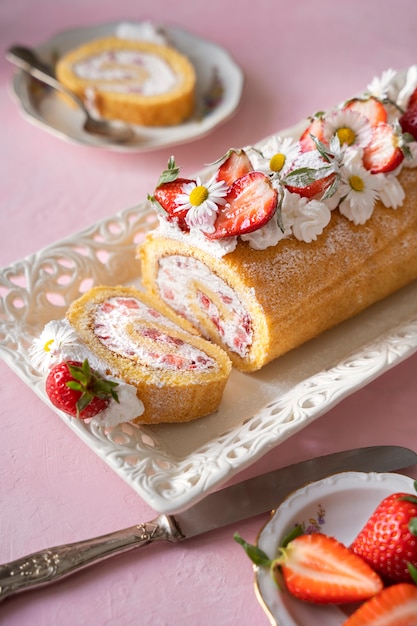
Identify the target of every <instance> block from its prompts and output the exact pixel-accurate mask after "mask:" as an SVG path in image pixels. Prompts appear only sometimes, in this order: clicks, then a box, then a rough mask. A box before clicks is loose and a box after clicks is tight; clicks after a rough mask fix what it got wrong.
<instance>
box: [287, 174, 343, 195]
mask: <svg viewBox="0 0 417 626" xmlns="http://www.w3.org/2000/svg"><path fill="white" fill-rule="evenodd" d="M335 177H336V174H335V173H334V172H332V173H331V174H329V175H328V176H325V177H324V178H318V179H317V180H315V181H314V182H312V183H310V184H309V185H305V186H304V187H296V186H295V185H289V184H288V183H286V184H285V186H286V188H287V189H288V191H291V193H298V195H299V196H302V197H303V198H314V197H315V196H318V195H323V194H324V192H325V191H326V189H328V188H329V187H330V185H331V184H332V183H333V181H334V179H335Z"/></svg>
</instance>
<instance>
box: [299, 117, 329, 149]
mask: <svg viewBox="0 0 417 626" xmlns="http://www.w3.org/2000/svg"><path fill="white" fill-rule="evenodd" d="M323 128H324V124H323V119H322V118H321V117H316V118H314V120H313V121H312V122H311V124H310V126H309V127H308V128H306V130H305V131H304V132H303V134H302V135H301V137H300V145H301V152H309V151H310V150H316V144H315V143H314V141H313V140H312V138H311V135H313V136H314V137H316V138H317V139H319V140H320V141H321V142H323V143H326V142H325V140H324V133H323Z"/></svg>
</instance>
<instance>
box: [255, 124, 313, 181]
mask: <svg viewBox="0 0 417 626" xmlns="http://www.w3.org/2000/svg"><path fill="white" fill-rule="evenodd" d="M300 151H301V148H300V144H299V142H296V141H294V139H292V138H291V137H279V136H278V135H274V136H273V137H271V138H270V139H269V140H268V141H267V142H266V143H265V144H264V145H263V146H262V148H261V151H260V152H255V154H254V155H253V156H252V155H251V160H252V163H253V165H254V168H255V169H257V170H259V171H260V172H263V173H264V174H266V175H267V176H269V175H270V174H271V173H272V174H273V175H275V176H272V179H271V180H272V184H274V178H275V177H276V178H279V177H281V176H285V174H286V173H287V172H288V171H289V170H290V169H291V167H292V166H293V165H294V162H295V161H296V159H297V158H298V156H299V154H300Z"/></svg>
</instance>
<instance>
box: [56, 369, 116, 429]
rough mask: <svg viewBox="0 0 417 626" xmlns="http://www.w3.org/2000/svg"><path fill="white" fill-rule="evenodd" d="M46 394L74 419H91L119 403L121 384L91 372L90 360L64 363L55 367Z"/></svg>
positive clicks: (57, 406)
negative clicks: (112, 401) (118, 392)
mask: <svg viewBox="0 0 417 626" xmlns="http://www.w3.org/2000/svg"><path fill="white" fill-rule="evenodd" d="M45 385H46V387H45V388H46V393H47V395H48V397H49V399H50V401H51V402H52V404H53V405H54V406H55V407H56V408H58V409H60V410H61V411H64V412H65V413H67V414H68V415H72V416H73V417H79V418H80V419H89V418H91V417H94V416H95V415H97V414H98V413H100V412H101V411H104V409H106V408H107V406H108V405H109V403H110V400H111V399H113V400H115V401H116V402H118V401H119V400H118V395H117V392H116V389H115V388H116V387H117V386H118V383H116V382H114V381H111V380H108V379H105V378H103V377H102V376H100V374H98V373H97V372H96V371H95V370H92V369H91V368H90V365H89V363H88V360H87V359H85V360H84V362H83V363H81V362H79V361H63V362H62V363H58V364H57V365H54V366H53V367H52V369H51V370H50V372H49V374H48V376H47V378H46V383H45Z"/></svg>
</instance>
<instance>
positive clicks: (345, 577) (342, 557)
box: [235, 533, 383, 604]
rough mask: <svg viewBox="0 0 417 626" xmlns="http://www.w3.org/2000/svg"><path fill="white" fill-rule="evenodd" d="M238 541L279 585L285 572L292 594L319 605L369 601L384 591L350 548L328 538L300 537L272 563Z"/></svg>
mask: <svg viewBox="0 0 417 626" xmlns="http://www.w3.org/2000/svg"><path fill="white" fill-rule="evenodd" d="M235 539H236V541H238V543H240V544H241V545H242V546H243V547H244V548H245V550H246V552H247V554H248V556H249V557H250V558H251V559H252V560H253V562H254V563H256V564H257V565H263V566H267V567H270V569H271V570H272V572H273V574H274V576H275V578H276V580H277V582H278V583H279V572H281V573H282V577H283V579H284V582H285V585H286V587H287V589H288V590H289V591H290V593H291V594H292V595H293V596H294V597H296V598H299V599H300V600H304V601H306V602H313V603H316V604H342V603H345V602H358V601H362V600H367V599H369V598H371V597H372V596H374V595H375V594H377V593H379V592H380V591H381V590H382V588H383V583H382V580H381V579H380V577H379V576H378V575H377V574H376V573H375V572H374V571H373V570H372V569H371V567H370V566H369V565H368V564H367V563H366V562H365V561H364V560H363V559H361V558H360V557H358V556H357V555H356V554H354V553H353V552H351V551H350V550H349V549H348V548H346V546H344V545H343V544H342V543H340V542H339V541H337V540H336V539H334V538H333V537H328V536H327V535H322V534H320V533H313V534H311V535H299V536H297V537H295V538H294V539H291V540H290V541H289V543H288V544H287V545H286V546H285V547H283V548H281V549H280V551H281V555H280V556H278V557H277V558H276V559H274V560H271V559H269V558H268V557H267V555H266V554H265V553H263V552H262V551H261V550H259V549H258V548H256V547H255V546H250V545H249V544H247V543H246V542H245V541H244V540H243V539H241V538H240V537H239V536H238V535H235Z"/></svg>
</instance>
